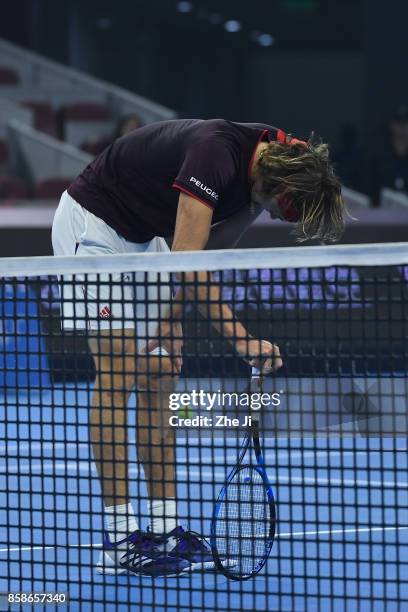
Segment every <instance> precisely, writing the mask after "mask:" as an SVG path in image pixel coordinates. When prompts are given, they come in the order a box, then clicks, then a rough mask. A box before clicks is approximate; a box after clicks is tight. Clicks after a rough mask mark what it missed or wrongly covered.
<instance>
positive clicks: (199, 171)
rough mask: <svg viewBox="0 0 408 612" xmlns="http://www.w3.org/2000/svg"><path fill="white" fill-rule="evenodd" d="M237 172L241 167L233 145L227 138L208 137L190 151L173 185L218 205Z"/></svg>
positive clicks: (212, 204) (200, 199)
mask: <svg viewBox="0 0 408 612" xmlns="http://www.w3.org/2000/svg"><path fill="white" fill-rule="evenodd" d="M236 175H237V167H236V163H235V160H234V155H233V153H232V151H231V150H230V149H229V147H228V146H227V145H226V144H225V143H224V142H217V141H211V140H208V141H205V142H201V143H197V144H196V145H194V146H192V147H191V148H190V150H188V151H187V154H186V157H185V158H184V162H183V165H182V167H181V168H180V171H179V173H178V175H177V177H176V178H175V179H174V183H173V187H174V188H175V189H179V190H180V191H182V192H184V193H187V194H188V195H190V196H192V197H193V198H195V199H196V200H199V201H200V202H202V203H203V204H205V205H206V206H209V207H210V208H213V209H214V208H216V206H217V205H218V204H219V203H220V202H221V201H222V197H223V195H224V194H225V192H226V191H227V189H228V188H229V186H230V185H231V183H232V182H233V181H234V179H235V178H236Z"/></svg>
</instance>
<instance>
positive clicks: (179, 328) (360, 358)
mask: <svg viewBox="0 0 408 612" xmlns="http://www.w3.org/2000/svg"><path fill="white" fill-rule="evenodd" d="M333 249H334V251H333V252H334V253H335V252H336V251H335V249H336V247H333ZM271 253H272V252H271ZM362 253H363V254H364V247H362ZM202 255H203V267H197V268H196V269H197V270H198V269H204V268H205V261H206V260H205V257H206V254H205V253H203V254H202ZM405 255H406V254H405ZM405 255H404V257H405ZM137 257H138V259H136V257H135V258H134V259H132V256H129V257H128V259H127V262H128V268H127V267H126V261H125V260H123V259H122V261H123V265H122V270H121V271H119V272H118V271H117V270H118V266H117V265H113V266H112V273H111V274H108V273H106V266H107V265H108V264H106V265H105V271H104V272H103V273H101V274H97V273H96V272H95V269H96V267H95V265H96V264H95V265H93V263H92V261H93V258H86V261H85V258H84V260H83V270H82V271H81V273H76V274H75V275H74V276H69V275H68V274H67V272H68V270H67V268H66V267H65V268H64V269H63V272H64V274H63V276H62V277H61V276H60V277H59V278H57V276H56V274H58V273H59V272H60V270H59V267H58V266H59V260H58V259H55V261H54V262H53V263H49V264H47V265H48V268H49V270H47V272H50V274H48V273H47V274H46V275H42V274H38V275H36V274H35V272H34V273H32V271H30V272H27V276H15V277H11V276H9V272H8V267H7V266H4V268H3V273H2V278H1V281H0V349H1V350H0V398H1V401H0V409H1V419H0V432H1V442H0V444H1V449H2V453H1V456H2V458H1V478H0V496H1V518H0V527H1V529H0V532H1V543H0V554H1V560H2V571H1V585H0V591H1V592H2V593H3V595H2V600H1V602H2V605H3V608H1V607H0V609H12V610H13V609H16V610H17V609H18V610H19V609H26V608H25V607H23V608H21V607H20V603H19V602H20V601H21V602H23V605H24V606H25V605H27V606H28V605H32V602H36V603H37V605H44V604H45V603H47V602H49V605H56V603H63V601H64V597H66V598H67V599H68V598H69V600H70V602H71V603H70V606H71V607H72V609H83V610H90V609H92V610H105V609H106V610H128V609H132V610H133V609H134V610H143V611H144V610H157V611H159V610H160V611H161V610H169V611H177V612H179V611H187V610H197V611H198V610H220V609H222V610H255V609H258V610H261V609H265V610H279V611H281V610H282V611H283V610H290V611H295V612H301V611H303V610H305V611H306V610H307V611H309V610H322V611H327V610H336V611H337V610H360V609H363V608H366V609H367V610H378V611H379V612H380V611H382V610H387V611H391V610H395V611H400V610H404V609H408V586H407V572H408V546H407V545H408V481H407V475H408V455H407V426H408V415H407V381H406V369H407V336H408V333H407V332H408V317H407V314H408V302H407V297H408V292H407V286H408V285H407V281H408V268H407V266H406V265H403V264H401V265H394V264H393V265H375V266H368V265H365V264H364V265H362V262H363V258H362V257H361V256H360V257H358V258H356V263H355V264H354V263H353V262H352V261H351V262H349V263H348V264H347V265H345V264H344V265H343V264H341V265H339V264H337V265H326V261H325V259H324V258H323V259H322V261H321V262H320V264H319V265H316V264H314V265H313V267H307V264H305V265H304V267H299V265H297V267H291V262H292V258H291V254H290V253H288V259H287V261H288V266H287V267H282V266H280V267H279V268H276V267H275V266H274V265H273V264H272V263H270V262H273V253H272V254H271V256H270V258H269V259H268V258H266V259H265V256H264V255H262V256H261V255H260V257H259V266H258V267H251V268H250V269H246V267H248V266H245V263H244V262H245V257H244V256H243V255H242V254H241V255H240V256H239V257H237V259H236V261H235V263H234V264H233V265H228V266H227V265H224V264H223V265H221V264H220V268H222V270H219V271H214V272H212V273H211V274H210V273H205V272H195V271H194V270H193V271H192V272H191V271H189V272H187V271H186V272H183V273H180V272H172V271H171V269H170V268H169V262H171V258H170V256H169V255H165V256H163V259H162V261H163V266H161V267H158V268H157V270H156V271H155V272H152V271H149V272H147V271H146V272H144V271H140V269H141V264H140V263H138V266H137V267H135V266H134V265H133V262H134V261H138V262H141V261H143V256H142V258H141V256H137ZM166 258H167V259H166ZM110 260H111V261H112V262H113V261H114V257H112V258H105V261H110ZM230 260H231V261H233V255H231V256H230ZM265 260H266V261H268V262H269V263H268V264H265ZM185 261H186V270H190V268H191V266H189V258H188V255H186V257H185ZM369 261H370V260H367V263H369ZM402 261H404V262H405V259H403V258H402ZM363 263H364V262H363ZM32 265H34V264H32ZM46 268H47V266H46V265H44V266H41V268H40V269H41V270H44V269H46ZM135 269H137V270H138V271H137V272H135V271H134V270H135ZM146 269H149V270H150V269H151V268H149V267H146ZM179 269H180V268H178V270H179ZM53 270H55V273H54V274H51V272H52V271H53ZM75 271H76V270H75ZM217 288H218V289H217ZM226 306H228V308H226ZM231 313H232V315H231ZM242 330H244V331H245V334H243V331H242ZM250 339H252V344H251V343H248V342H249V340H250ZM260 340H265V341H268V342H272V343H274V344H276V345H278V346H279V348H280V352H281V354H282V358H283V367H282V368H279V369H278V370H277V371H275V372H273V373H272V374H270V375H268V376H265V377H264V379H263V386H262V394H261V393H259V394H258V395H257V396H256V395H255V394H253V395H251V394H250V393H249V394H248V392H247V389H248V382H249V380H250V375H251V367H250V365H249V364H248V355H249V353H251V354H252V355H254V354H255V353H256V350H257V349H256V347H257V346H258V347H261V344H260V342H259V341H260ZM238 348H239V350H238ZM264 349H265V346H264ZM180 352H181V354H182V364H181V357H180ZM258 352H260V349H259V350H258ZM255 411H256V412H257V413H259V414H260V418H261V421H260V441H261V447H262V453H263V458H264V462H265V472H266V474H267V479H268V481H269V483H270V487H271V489H272V490H273V495H274V498H275V503H276V513H277V524H276V533H275V538H274V543H273V547H272V550H271V552H270V555H269V557H268V560H267V561H266V563H265V564H264V565H263V564H261V565H260V566H259V567H258V569H259V570H260V571H259V572H258V573H254V575H253V576H252V577H251V579H249V580H245V581H243V582H240V581H234V580H231V579H230V578H228V577H226V576H225V575H224V574H223V573H222V572H221V571H220V570H219V568H218V567H216V566H214V559H213V554H212V550H211V545H214V544H216V545H217V547H218V554H219V555H221V556H222V557H223V559H224V560H225V559H227V561H228V558H229V557H231V559H232V561H231V559H230V561H231V563H230V566H232V565H233V561H234V558H236V557H237V556H239V554H241V553H242V551H244V553H243V554H244V556H245V557H246V559H247V563H248V567H251V565H253V563H252V559H251V557H252V556H255V555H257V556H262V551H263V547H264V546H265V545H264V543H260V544H259V543H257V538H261V539H262V537H264V534H265V533H266V532H267V528H268V515H267V511H266V510H265V508H266V503H267V499H266V498H267V496H266V493H265V488H263V489H262V487H263V486H264V481H263V479H262V476H261V475H260V472H256V471H254V469H255V467H254V466H256V465H257V460H256V456H255V453H254V449H253V445H252V444H250V445H249V448H248V450H247V453H246V455H245V457H244V458H243V460H242V465H246V464H248V465H250V466H252V467H251V468H249V467H248V468H245V469H243V470H241V471H239V472H238V473H237V475H236V476H235V480H234V482H233V487H231V488H230V489H229V491H228V496H229V499H233V497H234V494H235V498H236V499H235V498H234V499H233V502H234V503H233V504H232V505H231V506H230V507H229V509H228V508H227V507H225V508H224V507H223V508H222V511H221V514H220V515H219V520H220V522H219V523H218V526H217V530H216V533H217V538H218V540H217V538H214V537H213V538H211V529H212V520H213V517H214V512H215V511H214V509H215V508H216V503H217V499H218V498H219V494H220V491H221V489H222V487H223V485H224V484H225V481H226V479H227V476H228V474H230V473H231V470H232V468H233V467H234V465H235V464H236V462H237V458H238V454H239V449H240V447H241V444H242V439H243V437H244V434H245V431H246V423H247V420H246V419H247V417H248V416H251V414H252V413H253V412H255ZM248 479H249V480H248ZM234 487H235V488H234ZM257 487H260V489H259V488H258V489H257ZM231 496H232V497H231ZM257 496H258V497H257ZM234 500H235V501H234ZM265 500H266V501H265ZM265 517H266V518H265ZM214 533H215V531H214V529H213V535H214ZM237 535H238V536H239V537H238V538H237ZM234 546H235V548H234ZM231 551H233V552H231ZM256 571H257V569H256ZM7 593H8V594H9V595H6V594H7ZM38 597H42V598H43V599H42V600H40V601H42V602H43V603H41V604H40V603H38ZM51 597H54V599H53V600H51V599H50V598H51ZM30 598H31V599H30ZM35 598H36V599H35ZM7 606H9V608H8V607H7Z"/></svg>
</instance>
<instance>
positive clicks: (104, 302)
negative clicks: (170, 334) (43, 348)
mask: <svg viewBox="0 0 408 612" xmlns="http://www.w3.org/2000/svg"><path fill="white" fill-rule="evenodd" d="M52 245H53V249H54V255H70V256H72V255H113V254H115V253H147V252H152V251H169V248H168V246H167V244H166V242H165V240H164V238H159V237H156V238H153V239H152V240H150V241H149V242H145V243H143V244H138V243H134V242H129V241H127V240H125V239H124V238H123V237H122V236H120V235H119V234H118V233H117V232H116V231H115V230H114V229H112V228H111V227H110V226H109V225H107V224H106V223H105V222H104V221H102V219H99V218H98V217H96V216H95V215H93V214H92V213H91V212H88V211H87V210H86V209H85V208H83V207H82V206H81V205H80V204H78V202H76V201H75V200H74V199H73V198H72V197H71V196H70V195H69V194H68V193H67V192H66V191H65V192H64V193H63V194H62V196H61V200H60V203H59V205H58V208H57V211H56V213H55V217H54V222H53V226H52ZM60 281H61V282H60V297H61V316H62V326H63V328H64V329H66V330H72V331H73V330H85V329H88V330H95V331H98V330H105V329H108V330H109V329H126V328H135V329H136V333H135V335H136V337H137V339H138V343H139V342H140V344H141V345H144V344H145V343H146V342H147V341H148V340H150V339H151V338H154V337H156V335H157V326H158V323H159V320H162V319H163V318H164V317H165V315H166V313H167V312H168V307H169V302H170V299H171V289H170V278H169V274H167V273H150V272H149V273H143V272H137V273H127V274H98V275H96V274H88V275H85V274H76V275H75V276H74V277H73V276H69V275H64V276H63V277H61V279H60Z"/></svg>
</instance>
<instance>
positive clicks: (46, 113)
mask: <svg viewBox="0 0 408 612" xmlns="http://www.w3.org/2000/svg"><path fill="white" fill-rule="evenodd" d="M21 105H22V106H24V107H26V108H29V109H31V110H32V111H33V113H34V127H35V128H36V129H37V130H40V132H44V133H45V134H49V135H50V136H55V137H57V134H58V130H57V116H56V112H55V110H54V109H53V107H52V106H51V104H49V103H48V102H39V101H36V100H26V101H23V102H21Z"/></svg>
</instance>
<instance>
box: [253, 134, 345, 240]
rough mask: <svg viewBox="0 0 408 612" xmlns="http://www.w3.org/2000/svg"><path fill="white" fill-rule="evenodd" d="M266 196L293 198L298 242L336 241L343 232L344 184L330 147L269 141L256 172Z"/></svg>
mask: <svg viewBox="0 0 408 612" xmlns="http://www.w3.org/2000/svg"><path fill="white" fill-rule="evenodd" d="M255 172H256V177H257V178H258V179H260V180H261V190H262V193H263V195H264V196H265V197H270V196H273V195H274V193H275V194H276V192H277V190H279V193H283V194H284V195H285V197H288V198H290V200H291V201H292V202H293V205H294V206H295V208H296V210H297V211H298V213H299V216H300V220H299V221H298V222H297V223H296V226H295V230H294V233H295V235H296V236H297V240H298V241H299V242H302V241H305V240H309V239H317V240H320V241H322V242H336V241H337V240H339V239H340V237H341V236H342V234H343V232H344V227H345V222H344V216H345V212H346V207H345V203H344V200H343V198H342V195H341V185H340V181H339V179H338V177H337V176H336V174H335V172H334V169H333V166H332V165H331V164H330V160H329V147H328V145H327V144H324V143H322V142H319V143H318V144H315V145H313V144H312V142H311V140H309V143H308V146H307V147H305V146H304V145H302V144H293V145H290V144H282V143H279V142H270V143H269V144H268V146H267V147H265V149H264V150H263V151H262V152H261V154H260V157H259V159H258V162H257V166H256V169H255Z"/></svg>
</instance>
